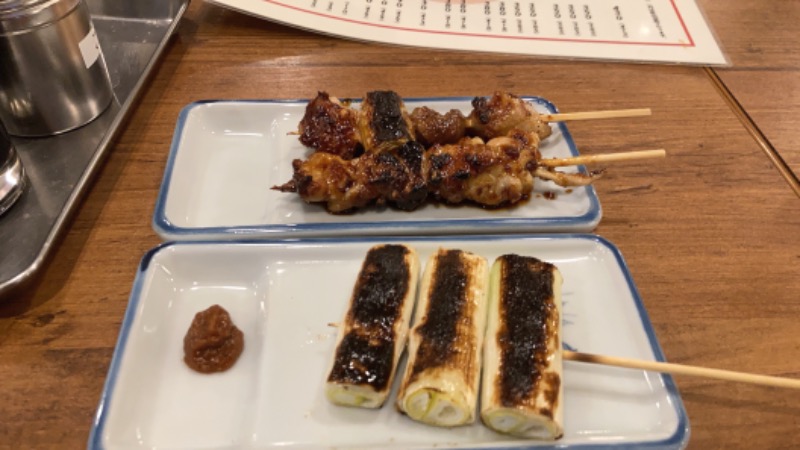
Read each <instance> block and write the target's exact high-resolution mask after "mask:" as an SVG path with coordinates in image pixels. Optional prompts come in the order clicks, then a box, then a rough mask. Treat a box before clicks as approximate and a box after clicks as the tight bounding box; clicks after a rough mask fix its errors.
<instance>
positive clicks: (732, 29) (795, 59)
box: [698, 0, 800, 175]
mask: <svg viewBox="0 0 800 450" xmlns="http://www.w3.org/2000/svg"><path fill="white" fill-rule="evenodd" d="M698 3H699V4H700V5H701V6H702V7H703V9H704V10H705V12H706V16H707V18H708V20H709V21H710V22H711V24H712V26H713V27H714V29H715V31H716V33H717V37H718V39H719V41H720V43H721V45H722V47H723V50H724V51H725V53H726V54H727V56H728V58H729V60H730V62H731V66H730V67H727V68H723V69H717V73H718V74H719V76H720V77H721V78H722V80H723V81H724V82H725V84H726V85H727V86H728V88H729V89H730V90H731V91H732V92H733V94H734V95H735V96H736V98H737V100H738V101H739V102H740V103H741V104H742V105H743V106H744V108H745V110H746V111H747V113H748V114H749V115H750V117H751V118H752V119H753V121H754V122H755V123H756V124H757V125H758V127H759V128H760V129H761V131H762V132H763V133H764V135H765V136H766V137H767V139H769V141H770V142H771V143H772V145H773V146H774V147H775V148H776V149H777V150H778V152H779V153H780V155H781V157H782V158H783V159H784V160H785V161H786V163H787V164H788V166H789V167H790V168H791V169H792V170H793V171H794V173H795V174H796V175H800V137H799V136H798V133H797V117H798V115H800V46H798V44H797V42H798V39H800V32H798V30H797V20H798V18H800V2H797V1H773V2H763V1H758V0H737V1H733V2H718V1H716V2H715V1H712V0H703V1H700V2H698Z"/></svg>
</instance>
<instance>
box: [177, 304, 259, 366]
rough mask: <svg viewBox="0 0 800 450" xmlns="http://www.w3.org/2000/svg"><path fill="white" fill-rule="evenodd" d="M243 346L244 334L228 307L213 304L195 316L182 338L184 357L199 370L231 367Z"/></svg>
mask: <svg viewBox="0 0 800 450" xmlns="http://www.w3.org/2000/svg"><path fill="white" fill-rule="evenodd" d="M243 349H244V334H243V333H242V331H241V330H239V329H238V328H236V325H234V323H233V320H231V316H230V314H228V311H226V310H225V308H223V307H221V306H219V305H213V306H211V307H210V308H208V309H206V310H205V311H200V312H199V313H197V314H196V315H195V316H194V320H192V324H191V326H190V327H189V331H187V332H186V336H185V337H184V338H183V361H184V362H185V363H186V365H187V366H189V367H190V368H191V369H193V370H195V371H197V372H200V373H213V372H224V371H226V370H228V369H230V368H231V367H232V366H233V365H234V363H236V360H237V359H239V355H241V354H242V350H243Z"/></svg>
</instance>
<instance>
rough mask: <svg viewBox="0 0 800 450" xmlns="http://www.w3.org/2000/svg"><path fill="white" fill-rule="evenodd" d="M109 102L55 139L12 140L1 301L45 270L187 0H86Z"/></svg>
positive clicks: (1, 231) (1, 232)
mask: <svg viewBox="0 0 800 450" xmlns="http://www.w3.org/2000/svg"><path fill="white" fill-rule="evenodd" d="M87 2H88V6H89V10H90V11H91V13H92V20H93V22H94V26H95V29H96V30H97V36H98V38H99V40H100V45H101V47H102V49H103V55H104V56H105V59H106V64H107V66H108V72H109V75H110V77H111V83H112V86H113V88H114V96H115V99H114V101H113V102H112V104H111V106H109V108H108V109H107V110H106V111H105V112H103V114H101V115H100V117H98V118H97V119H95V120H94V121H93V122H91V123H90V124H88V125H86V126H84V127H82V128H79V129H77V130H75V131H71V132H69V133H65V134H62V135H59V136H53V137H48V138H38V139H12V140H13V142H14V146H15V147H16V149H17V152H18V153H19V155H20V158H21V159H22V162H23V165H24V167H25V170H26V172H27V174H28V177H29V180H28V181H29V184H28V186H27V188H26V191H25V192H24V193H23V194H22V196H21V197H20V198H19V200H18V201H17V204H16V205H14V206H13V207H12V208H11V209H10V210H9V211H7V212H6V213H5V214H4V215H3V216H1V217H0V299H2V298H5V297H6V296H7V295H8V294H9V293H10V292H12V290H13V289H14V288H16V287H19V286H22V285H24V284H26V282H28V281H31V279H32V278H33V277H34V276H35V275H36V274H37V273H38V272H39V271H40V270H41V269H43V267H44V263H45V260H46V258H47V256H48V255H49V254H50V252H52V251H53V250H54V247H55V244H56V242H57V239H58V237H59V235H60V234H61V232H63V231H64V229H65V228H66V227H67V225H68V224H69V220H70V216H71V214H72V213H73V212H74V210H75V209H76V208H77V206H78V205H79V204H80V200H81V199H82V198H83V195H84V194H85V193H86V191H87V189H88V187H89V185H90V181H91V180H92V177H93V175H94V174H95V172H96V171H97V169H98V168H99V167H100V163H101V161H102V160H103V158H104V157H105V155H106V153H107V152H108V150H109V147H110V144H111V142H112V141H113V138H114V136H115V135H116V134H117V132H118V131H119V128H120V125H121V124H122V123H123V121H124V119H125V117H126V116H127V115H128V114H129V113H130V111H131V109H132V108H131V107H132V106H133V104H134V102H135V101H136V98H137V97H138V96H139V94H140V92H141V91H142V88H143V86H144V84H145V81H146V80H147V78H148V75H149V74H150V72H151V71H152V70H153V68H154V67H155V65H156V62H157V60H158V57H159V56H160V55H161V53H162V52H163V50H164V48H165V47H166V44H167V41H168V40H169V37H170V36H171V35H172V33H173V32H174V30H175V28H176V27H177V25H178V23H179V21H180V18H181V17H182V16H183V13H184V12H185V11H186V7H187V6H188V4H189V0H137V1H135V2H131V1H125V0H87Z"/></svg>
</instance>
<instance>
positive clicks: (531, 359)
mask: <svg viewBox="0 0 800 450" xmlns="http://www.w3.org/2000/svg"><path fill="white" fill-rule="evenodd" d="M561 284H562V277H561V274H560V272H559V271H558V269H557V268H556V266H554V265H552V264H549V263H546V262H543V261H540V260H538V259H536V258H531V257H523V256H517V255H504V256H501V257H500V258H498V259H497V261H495V263H494V265H493V266H492V272H491V277H490V283H489V286H490V287H489V292H490V293H489V313H488V324H487V329H486V342H485V345H484V368H483V387H482V393H481V419H482V421H483V422H484V423H485V424H486V425H487V426H488V427H489V428H492V429H494V430H495V431H498V432H501V433H506V434H511V435H514V436H518V437H524V438H535V439H558V438H560V437H561V436H562V435H563V434H564V432H563V425H562V424H563V403H564V402H563V383H562V381H561V375H562V367H561V366H562V360H561Z"/></svg>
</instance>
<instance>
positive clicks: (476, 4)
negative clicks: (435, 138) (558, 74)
mask: <svg viewBox="0 0 800 450" xmlns="http://www.w3.org/2000/svg"><path fill="white" fill-rule="evenodd" d="M305 1H307V2H308V3H307V4H306V7H307V8H310V10H311V11H314V12H317V13H320V14H323V15H325V16H328V17H331V18H336V17H338V18H340V19H343V20H347V21H352V22H357V23H363V24H371V25H376V26H381V27H387V28H397V29H402V30H418V31H429V32H433V33H446V34H461V35H475V36H482V35H483V36H485V35H495V36H504V37H509V38H523V39H524V38H528V39H541V40H553V41H577V42H600V43H618V44H626V43H628V44H639V45H666V46H693V45H694V44H693V42H692V39H691V36H690V35H689V33H688V30H687V29H686V26H685V25H684V23H683V19H682V18H681V16H680V14H679V12H678V10H677V8H676V7H675V4H674V2H673V1H672V0H639V1H624V0H620V1H619V2H616V3H606V2H602V3H601V2H591V1H583V2H579V1H543V0H305ZM276 3H281V2H280V0H278V1H276ZM297 6H300V5H297Z"/></svg>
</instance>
